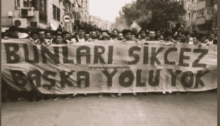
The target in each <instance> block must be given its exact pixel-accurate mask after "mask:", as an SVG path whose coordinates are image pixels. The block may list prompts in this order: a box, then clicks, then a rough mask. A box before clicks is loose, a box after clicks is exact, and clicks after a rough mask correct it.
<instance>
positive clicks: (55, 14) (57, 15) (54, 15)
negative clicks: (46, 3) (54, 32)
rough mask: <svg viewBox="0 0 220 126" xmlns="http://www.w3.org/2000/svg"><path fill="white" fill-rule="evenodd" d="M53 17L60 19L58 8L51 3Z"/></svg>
mask: <svg viewBox="0 0 220 126" xmlns="http://www.w3.org/2000/svg"><path fill="white" fill-rule="evenodd" d="M53 19H55V20H57V21H60V9H59V8H58V7H56V6H55V5H53Z"/></svg>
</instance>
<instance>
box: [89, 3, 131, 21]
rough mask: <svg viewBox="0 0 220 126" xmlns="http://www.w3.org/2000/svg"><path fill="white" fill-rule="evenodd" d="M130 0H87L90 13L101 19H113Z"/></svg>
mask: <svg viewBox="0 0 220 126" xmlns="http://www.w3.org/2000/svg"><path fill="white" fill-rule="evenodd" d="M131 2H132V0H89V13H90V15H93V16H97V17H100V18H101V19H103V20H108V21H111V22H114V21H115V17H116V16H119V10H120V9H121V8H122V7H123V6H124V5H125V4H126V3H131Z"/></svg>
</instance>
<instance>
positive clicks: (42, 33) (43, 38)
mask: <svg viewBox="0 0 220 126" xmlns="http://www.w3.org/2000/svg"><path fill="white" fill-rule="evenodd" d="M39 39H40V40H41V41H44V40H45V32H44V31H39Z"/></svg>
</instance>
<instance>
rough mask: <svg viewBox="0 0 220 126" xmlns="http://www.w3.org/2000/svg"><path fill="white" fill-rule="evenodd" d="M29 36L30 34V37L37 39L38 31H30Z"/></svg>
mask: <svg viewBox="0 0 220 126" xmlns="http://www.w3.org/2000/svg"><path fill="white" fill-rule="evenodd" d="M30 36H31V38H32V39H33V40H37V39H38V33H37V31H32V32H31V33H30Z"/></svg>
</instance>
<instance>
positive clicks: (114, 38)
mask: <svg viewBox="0 0 220 126" xmlns="http://www.w3.org/2000/svg"><path fill="white" fill-rule="evenodd" d="M117 37H118V30H117V29H114V30H113V31H112V35H111V39H112V40H117Z"/></svg>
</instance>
